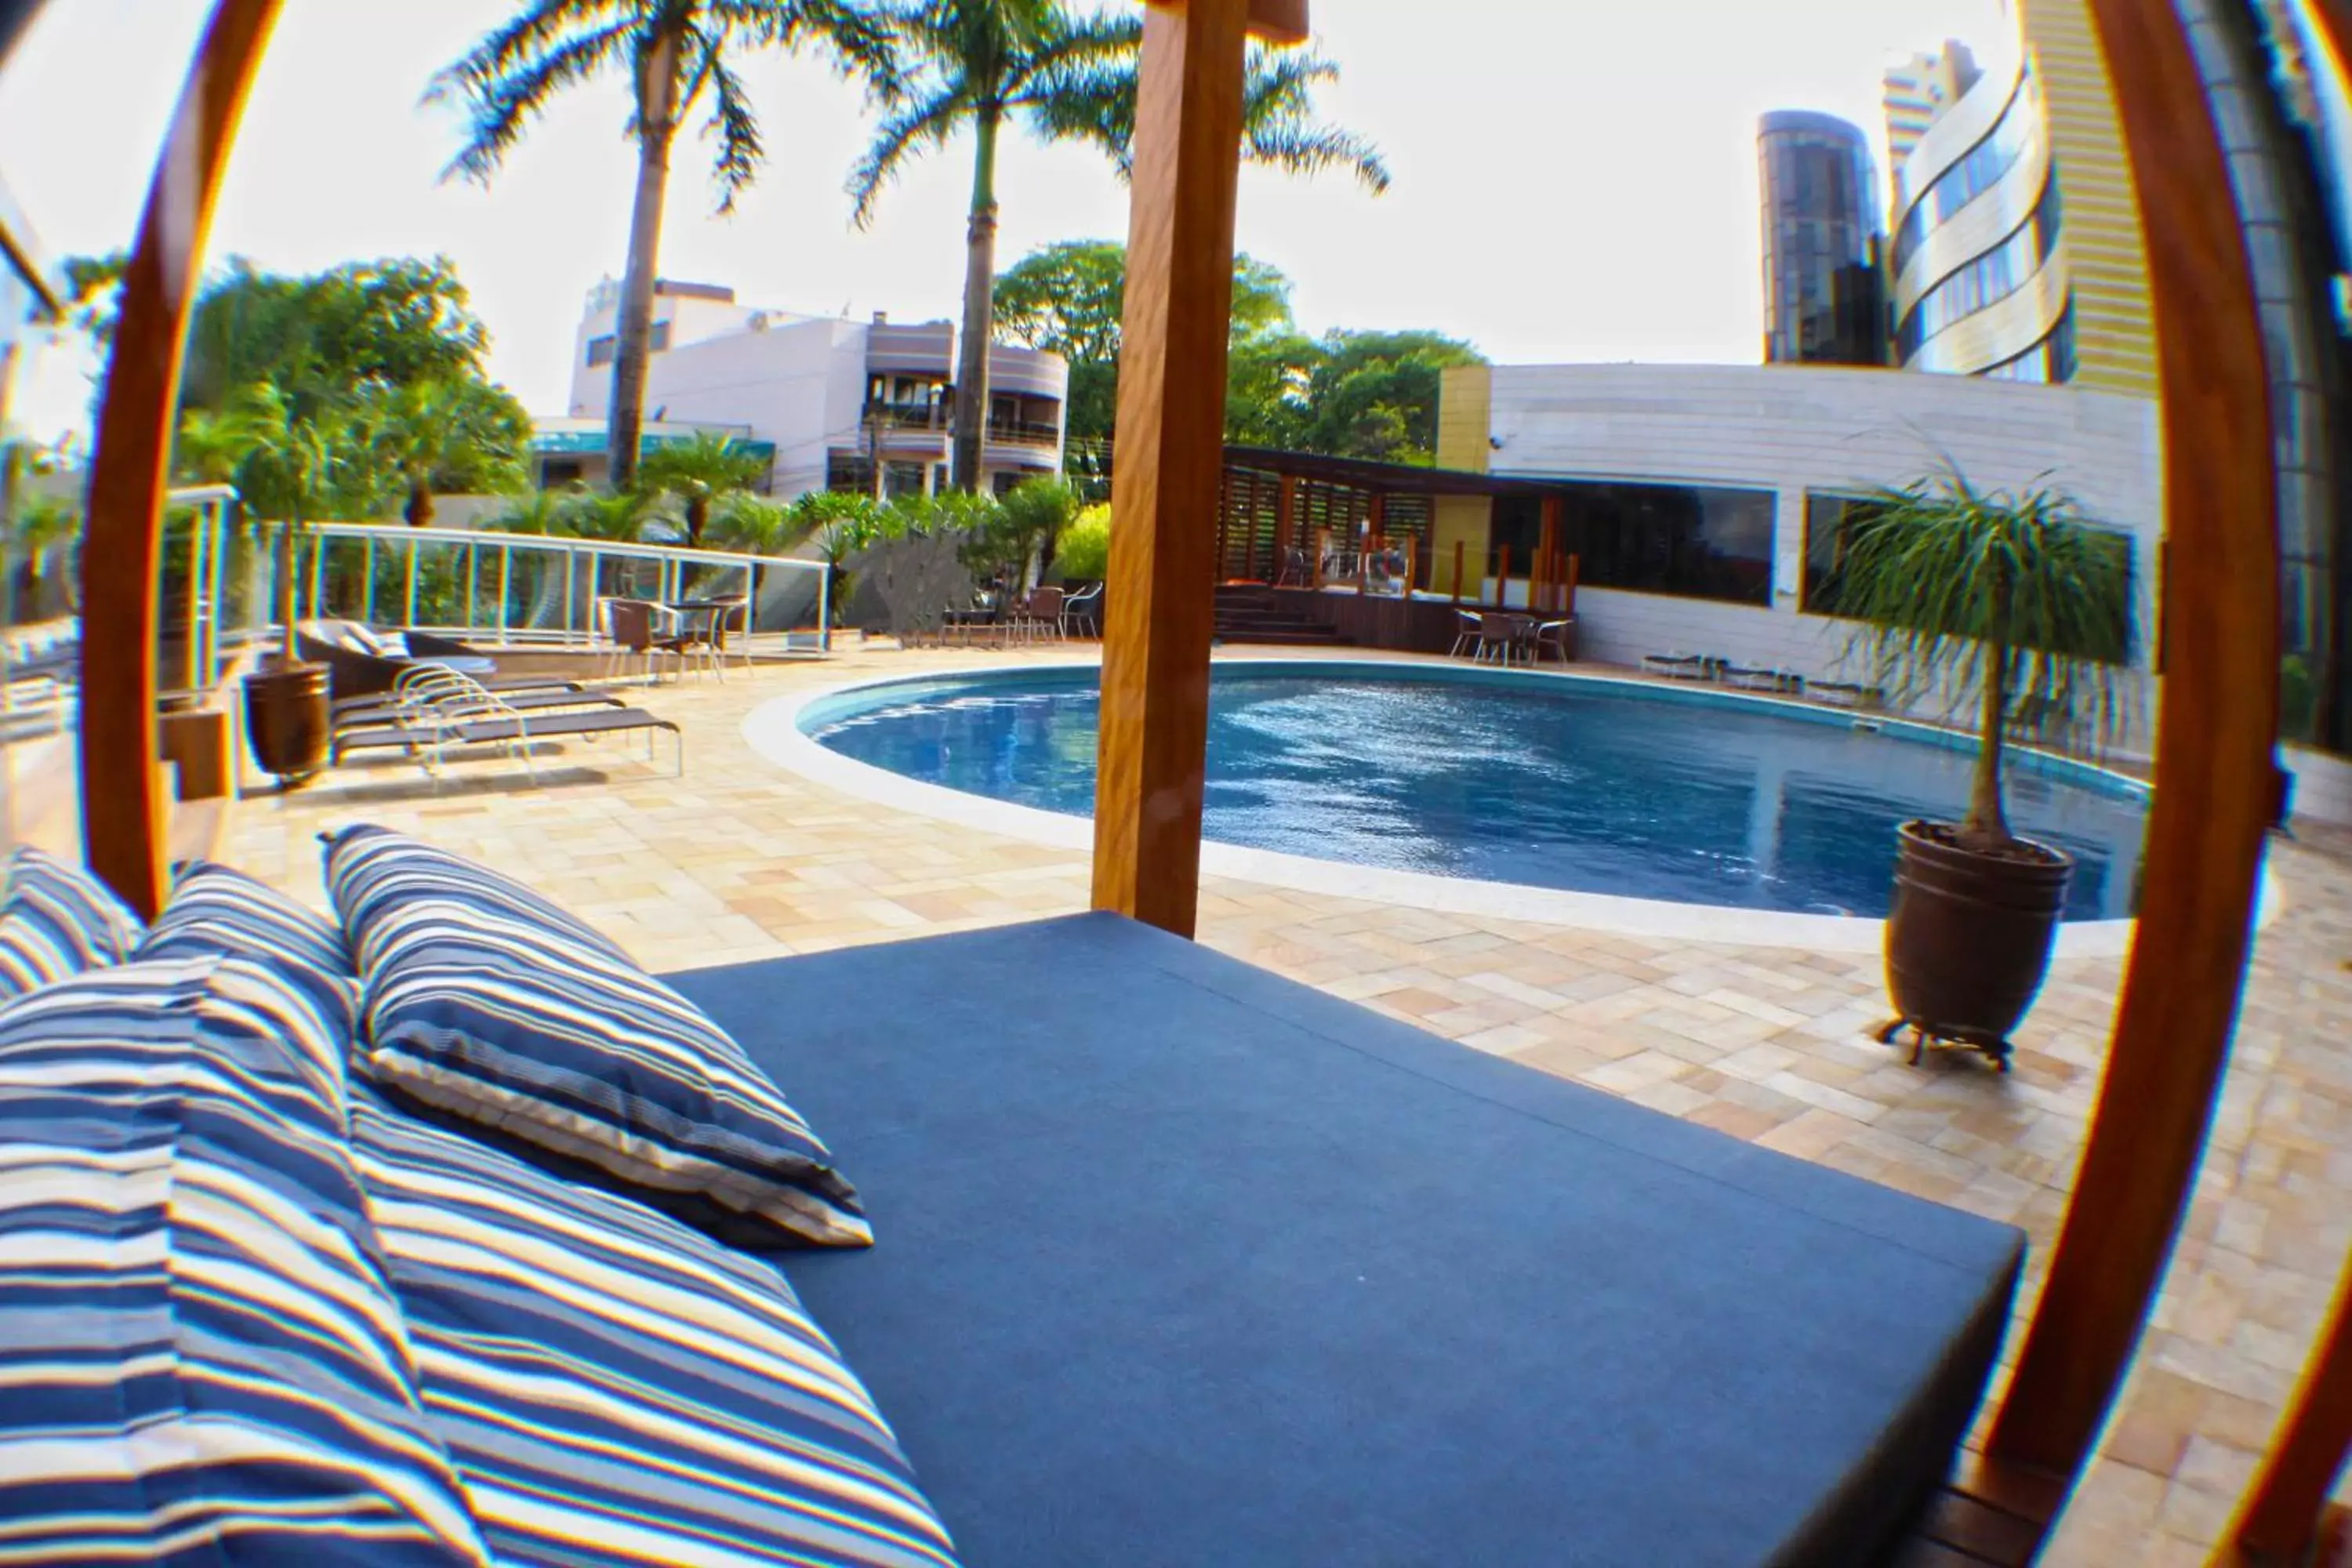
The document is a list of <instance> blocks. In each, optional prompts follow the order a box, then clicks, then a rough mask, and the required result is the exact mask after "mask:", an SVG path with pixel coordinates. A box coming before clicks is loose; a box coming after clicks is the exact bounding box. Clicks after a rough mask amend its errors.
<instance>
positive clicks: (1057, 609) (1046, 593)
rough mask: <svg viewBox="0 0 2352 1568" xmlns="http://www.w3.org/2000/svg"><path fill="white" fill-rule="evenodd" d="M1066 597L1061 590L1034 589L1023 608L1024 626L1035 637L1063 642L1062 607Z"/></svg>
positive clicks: (1031, 590) (1030, 591)
mask: <svg viewBox="0 0 2352 1568" xmlns="http://www.w3.org/2000/svg"><path fill="white" fill-rule="evenodd" d="M1064 602H1065V595H1064V594H1063V592H1062V590H1061V589H1059V588H1032V589H1030V590H1029V597H1028V599H1027V601H1026V602H1025V603H1024V604H1023V605H1022V608H1021V619H1022V624H1023V625H1024V626H1027V627H1028V628H1029V629H1030V630H1031V631H1032V632H1033V633H1034V635H1035V636H1037V637H1050V638H1051V639H1053V640H1054V641H1055V642H1059V641H1061V640H1062V605H1063V604H1064Z"/></svg>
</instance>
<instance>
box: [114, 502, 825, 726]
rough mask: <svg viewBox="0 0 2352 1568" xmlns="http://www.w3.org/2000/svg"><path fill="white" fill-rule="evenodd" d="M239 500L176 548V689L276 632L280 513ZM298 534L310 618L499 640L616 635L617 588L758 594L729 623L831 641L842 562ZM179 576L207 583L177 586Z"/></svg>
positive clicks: (584, 643) (763, 639) (704, 596)
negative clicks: (265, 517)
mask: <svg viewBox="0 0 2352 1568" xmlns="http://www.w3.org/2000/svg"><path fill="white" fill-rule="evenodd" d="M233 512H234V509H233V508H229V507H219V508H215V509H211V510H208V511H206V512H205V514H204V515H205V516H206V517H208V518H209V519H210V520H211V523H210V526H209V527H206V528H204V529H201V530H198V531H196V532H197V533H198V534H199V535H200V536H201V537H200V540H191V541H190V542H188V543H187V544H186V545H185V546H184V547H183V550H182V552H180V553H184V554H185V556H186V559H187V563H188V564H187V565H186V567H185V568H184V569H182V570H180V571H178V572H175V571H174V567H173V556H172V555H167V557H166V565H165V576H166V583H165V592H164V595H163V618H162V622H161V625H162V639H163V656H164V657H163V661H162V665H163V668H162V669H161V679H162V682H163V686H164V688H165V689H177V690H190V689H200V688H203V687H206V686H209V685H211V684H213V683H214V682H215V681H217V680H218V679H220V676H221V673H222V670H223V668H224V666H225V664H226V660H227V659H228V658H229V657H230V656H231V655H232V654H233V653H234V652H235V651H236V650H237V649H239V648H242V647H252V646H257V645H263V644H266V643H267V642H268V639H269V638H270V637H272V636H274V635H275V632H276V621H275V616H276V608H275V606H276V603H277V594H276V577H277V552H276V550H275V548H274V546H275V542H276V530H275V526H274V525H272V524H268V523H260V524H257V523H254V522H251V521H242V520H236V521H233V520H232V516H233ZM829 577H830V574H829V573H828V572H827V570H826V568H825V565H824V563H823V562H821V561H807V560H803V559H800V558H798V557H794V556H786V555H768V554H747V553H742V552H735V551H725V550H689V549H685V548H682V547H678V546H675V545H662V544H645V543H639V542H635V541H626V540H602V539H572V538H558V537H553V536H550V535H546V534H531V533H501V532H495V531H464V530H457V529H440V528H422V529H420V528H410V527H407V526H406V525H404V524H400V523H357V522H321V523H312V524H310V525H308V526H306V527H305V528H304V529H303V531H302V537H301V540H300V550H299V560H298V564H297V566H296V576H295V614H296V618H297V619H299V620H312V619H320V618H331V619H336V620H355V621H360V622H363V623H365V624H366V625H369V626H381V627H386V628H390V629H394V630H400V629H405V628H409V627H414V628H415V629H417V630H420V631H428V632H435V633H438V634H440V635H442V636H445V637H459V638H462V639H464V640H466V641H467V642H473V643H478V644H481V645H483V646H485V647H556V648H561V647H583V648H584V647H597V646H601V645H602V643H603V642H604V640H605V639H604V627H603V626H602V625H601V620H602V616H601V612H600V610H599V605H600V604H601V603H602V601H604V600H606V599H613V598H630V599H647V600H652V601H655V602H656V603H660V604H668V605H686V604H695V603H698V602H699V603H708V602H709V601H711V600H716V599H728V598H735V599H740V600H742V601H743V603H744V605H745V616H744V626H743V628H742V631H741V632H740V633H734V632H730V637H733V636H746V637H749V639H750V646H751V648H752V649H753V650H754V651H755V652H757V651H788V650H789V651H807V652H820V651H823V650H824V649H825V648H826V647H829V646H830V644H829V637H828V634H827V631H826V628H827V627H828V626H829V625H830V621H831V610H832V605H831V603H830V600H829V595H828V589H829V585H830V584H829ZM175 579H176V581H177V582H178V583H180V584H189V583H193V584H197V585H198V591H197V592H194V593H189V592H187V591H186V590H185V589H184V587H182V588H177V589H175V587H174V581H175Z"/></svg>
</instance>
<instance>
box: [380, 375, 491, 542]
mask: <svg viewBox="0 0 2352 1568" xmlns="http://www.w3.org/2000/svg"><path fill="white" fill-rule="evenodd" d="M359 421H360V424H361V426H362V429H363V430H364V431H365V432H366V439H367V441H368V443H369V445H370V446H371V447H372V448H373V452H374V454H375V457H376V459H377V461H378V462H379V463H380V464H381V465H382V467H383V468H384V470H385V471H386V472H387V473H388V474H389V475H390V476H391V477H392V479H394V481H395V482H396V483H397V484H398V486H399V488H400V490H401V494H402V501H401V516H402V517H403V518H404V520H405V521H407V523H408V525H409V526H410V527H411V528H424V527H426V526H428V525H429V524H430V523H431V522H432V521H433V492H434V491H435V490H436V489H439V490H480V491H484V492H487V493H490V494H498V493H502V492H505V491H509V490H519V489H522V488H523V486H524V485H525V484H526V483H527V482H528V476H527V475H526V473H525V470H524V466H523V460H522V458H523V453H524V452H525V451H527V450H528V449H529V447H530V415H528V414H526V413H524V412H523V408H522V405H521V404H520V403H518V402H516V401H515V398H514V395H512V394H511V393H509V392H508V391H507V390H506V388H504V387H502V386H492V385H490V384H488V383H487V382H480V381H460V380H454V379H452V380H432V381H418V382H412V383H410V384H407V385H405V386H387V387H383V388H379V389H377V390H375V391H374V392H373V394H372V395H370V396H369V397H368V398H366V399H365V400H364V401H363V402H362V405H361V409H360V414H359Z"/></svg>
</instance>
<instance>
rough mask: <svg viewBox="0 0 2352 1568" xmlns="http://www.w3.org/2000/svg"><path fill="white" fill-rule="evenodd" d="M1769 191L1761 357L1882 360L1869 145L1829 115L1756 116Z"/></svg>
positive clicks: (1849, 361) (1855, 361) (1837, 361)
mask: <svg viewBox="0 0 2352 1568" xmlns="http://www.w3.org/2000/svg"><path fill="white" fill-rule="evenodd" d="M1756 158H1757V163H1758V166H1759V171H1760V173H1761V175H1762V184H1763V193H1764V358H1765V359H1766V361H1768V362H1769V363H1790V362H1793V361H1811V362H1813V363H1830V364H1884V363H1886V326H1885V321H1886V310H1885V295H1884V291H1883V289H1882V286H1881V281H1880V279H1881V271H1880V268H1879V265H1878V247H1877V244H1876V241H1877V239H1878V237H1879V234H1880V226H1879V220H1878V186H1877V182H1876V180H1874V178H1873V177H1872V174H1871V158H1870V143H1869V142H1868V140H1867V139H1866V138H1864V135H1863V133H1862V132H1861V131H1860V130H1858V129H1856V128H1855V127H1854V126H1853V125H1851V124H1849V123H1848V122H1847V121H1843V120H1840V119H1837V118H1836V117H1835V116H1833V115H1828V114H1814V113H1811V112H1806V111H1802V110H1780V111H1778V112H1775V113H1771V114H1767V115H1766V116H1764V118H1763V119H1762V121H1759V125H1758V129H1757V136H1756Z"/></svg>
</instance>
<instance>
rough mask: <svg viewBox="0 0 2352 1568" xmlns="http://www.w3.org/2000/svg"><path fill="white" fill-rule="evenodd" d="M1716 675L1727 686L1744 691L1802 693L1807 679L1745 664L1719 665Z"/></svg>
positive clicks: (1791, 673) (1785, 671) (1779, 670)
mask: <svg viewBox="0 0 2352 1568" xmlns="http://www.w3.org/2000/svg"><path fill="white" fill-rule="evenodd" d="M1716 675H1717V679H1721V680H1722V682H1723V683H1724V684H1725V685H1726V686H1736V687H1738V689H1740V690H1742V691H1802V690H1804V689H1805V678H1804V677H1803V676H1801V675H1798V674H1796V673H1794V672H1793V671H1790V670H1786V669H1764V668H1754V667H1751V666H1748V665H1744V664H1728V663H1726V664H1719V665H1717V667H1716Z"/></svg>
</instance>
